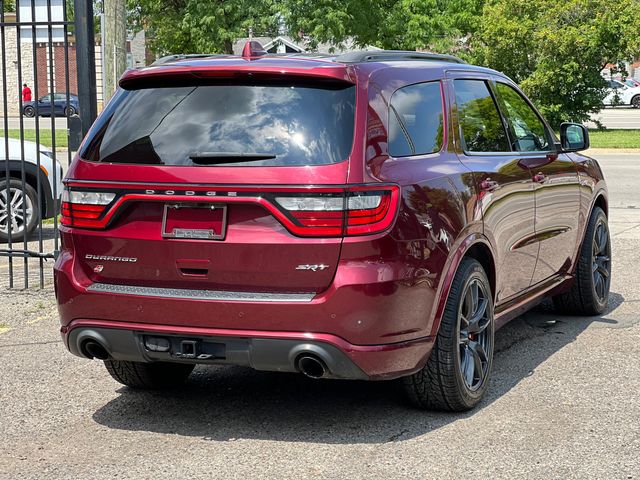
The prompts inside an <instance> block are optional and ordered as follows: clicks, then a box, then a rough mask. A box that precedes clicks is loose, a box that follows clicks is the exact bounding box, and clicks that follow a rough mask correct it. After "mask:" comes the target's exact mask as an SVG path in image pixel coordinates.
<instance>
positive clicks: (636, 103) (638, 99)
mask: <svg viewBox="0 0 640 480" xmlns="http://www.w3.org/2000/svg"><path fill="white" fill-rule="evenodd" d="M631 106H632V107H633V108H640V95H636V96H635V97H633V98H632V99H631Z"/></svg>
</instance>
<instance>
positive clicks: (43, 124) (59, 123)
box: [0, 117, 67, 130]
mask: <svg viewBox="0 0 640 480" xmlns="http://www.w3.org/2000/svg"><path fill="white" fill-rule="evenodd" d="M38 122H39V124H40V128H41V129H45V130H51V117H40V118H39V119H38ZM7 123H8V124H9V130H14V129H15V130H17V129H19V128H20V117H8V118H7ZM22 123H23V128H24V129H27V130H33V129H35V128H36V119H35V118H27V117H22ZM55 126H56V130H58V129H63V128H67V119H66V117H55ZM3 128H4V117H0V129H3Z"/></svg>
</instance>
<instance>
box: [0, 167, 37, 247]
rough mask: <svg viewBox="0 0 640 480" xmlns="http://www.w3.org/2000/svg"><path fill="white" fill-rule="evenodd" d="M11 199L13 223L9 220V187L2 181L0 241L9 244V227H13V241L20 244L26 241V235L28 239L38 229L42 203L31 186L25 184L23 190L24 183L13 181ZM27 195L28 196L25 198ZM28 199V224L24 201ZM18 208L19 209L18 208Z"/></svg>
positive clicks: (10, 186)
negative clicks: (25, 216) (23, 206)
mask: <svg viewBox="0 0 640 480" xmlns="http://www.w3.org/2000/svg"><path fill="white" fill-rule="evenodd" d="M9 192H10V193H9V197H10V199H11V200H10V201H11V204H12V208H11V214H12V217H13V221H11V220H10V219H9V209H8V206H7V187H6V184H5V180H4V179H2V180H0V241H3V242H7V241H8V240H9V233H8V231H9V225H11V241H12V242H19V241H22V240H24V238H25V235H26V236H27V237H28V236H29V234H31V232H33V230H34V229H35V228H36V225H37V224H38V221H39V219H40V203H39V202H38V195H37V193H36V191H35V190H34V189H33V187H32V186H31V185H29V184H28V183H25V184H24V191H23V190H22V181H21V180H18V179H15V178H13V179H11V180H10V181H9ZM25 193H26V196H25ZM20 198H23V199H24V198H26V200H27V202H26V207H27V208H26V214H27V218H26V222H25V221H24V220H25V219H24V210H23V208H22V205H24V200H23V201H20ZM16 206H17V208H16ZM25 224H26V228H25Z"/></svg>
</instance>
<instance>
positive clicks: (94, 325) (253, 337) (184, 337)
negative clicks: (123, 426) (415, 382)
mask: <svg viewBox="0 0 640 480" xmlns="http://www.w3.org/2000/svg"><path fill="white" fill-rule="evenodd" d="M61 333H62V337H63V340H64V342H65V345H66V346H67V348H68V349H69V351H70V352H71V353H73V354H74V355H77V356H79V357H83V358H90V355H88V354H87V353H86V350H85V345H86V342H88V341H95V342H98V343H99V344H100V345H101V346H102V347H104V348H105V349H106V350H107V352H108V353H109V356H110V358H113V359H114V360H126V361H134V362H154V361H164V362H180V363H196V364H210V365H220V364H222V365H225V364H226V365H242V366H247V367H251V368H254V369H256V370H264V371H276V372H297V371H298V368H297V360H298V359H299V358H300V357H301V356H303V355H312V356H314V357H316V358H319V359H320V360H321V361H322V362H323V363H324V364H325V365H326V367H327V372H328V373H327V375H325V377H326V378H341V379H352V380H376V379H391V378H397V377H400V376H403V375H407V374H409V373H412V372H413V371H415V370H417V369H418V368H420V367H421V366H422V364H421V362H420V361H419V360H418V363H416V362H415V359H420V358H421V357H422V355H423V354H424V352H425V351H427V352H429V351H430V349H431V346H432V342H431V340H430V339H420V340H415V341H411V342H404V343H401V344H389V345H367V346H362V345H351V344H349V343H348V342H346V341H344V340H343V339H341V338H339V337H336V336H335V335H330V334H314V333H299V332H272V331H237V330H225V329H206V328H187V327H174V326H166V325H149V324H138V323H123V322H110V321H100V320H76V321H74V322H72V323H71V324H70V325H69V326H68V327H64V326H63V327H62V328H61ZM151 338H152V339H154V341H155V342H157V339H158V338H160V339H163V340H166V341H167V343H168V345H169V347H168V350H167V351H162V352H160V351H152V350H150V349H149V348H148V344H147V342H148V340H149V339H151ZM183 342H188V343H190V344H192V345H194V349H193V353H192V354H190V355H185V354H184V352H183V351H182V348H183V347H182V343H183ZM190 353H191V352H190Z"/></svg>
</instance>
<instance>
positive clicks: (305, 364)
mask: <svg viewBox="0 0 640 480" xmlns="http://www.w3.org/2000/svg"><path fill="white" fill-rule="evenodd" d="M82 353H83V354H84V355H85V356H86V357H87V358H90V359H92V358H96V359H98V360H107V359H108V358H109V352H108V351H107V349H106V348H104V346H103V345H102V344H101V343H99V342H97V341H95V340H87V341H86V342H84V343H83V344H82ZM296 369H297V370H298V371H299V372H301V373H302V374H303V375H306V376H307V377H309V378H313V379H319V378H322V377H324V376H325V375H327V373H329V369H328V368H327V365H326V364H325V363H324V361H322V360H321V359H320V358H319V357H317V356H316V355H314V354H303V355H300V356H299V357H298V360H297V362H296Z"/></svg>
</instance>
